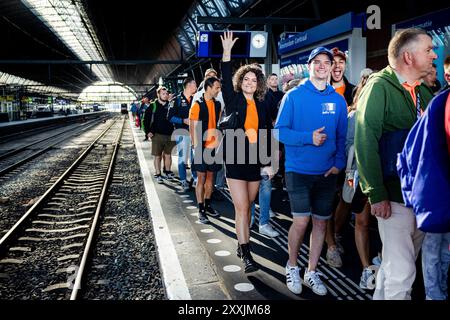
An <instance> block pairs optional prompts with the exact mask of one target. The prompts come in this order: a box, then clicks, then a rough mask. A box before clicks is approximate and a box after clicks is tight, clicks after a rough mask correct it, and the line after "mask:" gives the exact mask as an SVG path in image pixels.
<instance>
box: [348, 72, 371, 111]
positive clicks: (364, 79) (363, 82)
mask: <svg viewBox="0 0 450 320" xmlns="http://www.w3.org/2000/svg"><path fill="white" fill-rule="evenodd" d="M372 73H374V72H371V73H369V74H365V75H363V76H362V77H361V79H360V80H359V83H358V85H357V86H356V91H355V95H354V96H353V103H352V104H351V105H349V106H348V112H350V111H353V110H356V108H357V106H358V100H359V96H360V95H361V91H362V89H363V88H364V86H365V85H366V84H367V80H369V77H370V75H371V74H372Z"/></svg>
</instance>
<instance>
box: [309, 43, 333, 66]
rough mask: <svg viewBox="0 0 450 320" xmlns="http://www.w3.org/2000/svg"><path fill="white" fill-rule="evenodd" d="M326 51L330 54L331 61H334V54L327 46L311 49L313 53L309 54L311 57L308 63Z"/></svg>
mask: <svg viewBox="0 0 450 320" xmlns="http://www.w3.org/2000/svg"><path fill="white" fill-rule="evenodd" d="M321 53H324V54H326V55H327V56H328V58H330V61H331V62H333V54H332V53H331V51H330V50H328V49H327V48H325V47H317V48H315V49H314V50H313V51H311V53H310V54H309V58H308V62H307V63H308V64H309V63H310V62H311V61H312V59H314V58H315V57H317V56H318V55H319V54H321Z"/></svg>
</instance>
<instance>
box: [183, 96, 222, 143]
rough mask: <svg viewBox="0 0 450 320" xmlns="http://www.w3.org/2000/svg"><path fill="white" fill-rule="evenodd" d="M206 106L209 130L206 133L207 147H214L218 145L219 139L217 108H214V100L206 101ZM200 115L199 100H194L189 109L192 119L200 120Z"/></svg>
mask: <svg viewBox="0 0 450 320" xmlns="http://www.w3.org/2000/svg"><path fill="white" fill-rule="evenodd" d="M206 106H207V107H208V131H207V134H206V141H205V148H209V149H214V148H215V147H217V145H218V141H219V140H218V139H217V137H216V134H215V133H216V132H215V129H216V110H215V108H214V101H213V100H208V101H206ZM199 116H200V105H199V104H198V102H194V104H193V105H192V107H191V109H190V110H189V119H190V120H196V121H198V120H199Z"/></svg>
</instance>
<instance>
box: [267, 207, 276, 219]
mask: <svg viewBox="0 0 450 320" xmlns="http://www.w3.org/2000/svg"><path fill="white" fill-rule="evenodd" d="M269 216H270V217H271V218H275V217H276V216H277V214H276V213H275V212H273V211H272V209H269Z"/></svg>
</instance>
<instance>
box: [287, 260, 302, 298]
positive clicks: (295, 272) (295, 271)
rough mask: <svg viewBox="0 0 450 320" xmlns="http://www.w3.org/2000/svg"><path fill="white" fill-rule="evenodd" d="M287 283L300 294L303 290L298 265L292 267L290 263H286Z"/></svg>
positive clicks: (291, 289)
mask: <svg viewBox="0 0 450 320" xmlns="http://www.w3.org/2000/svg"><path fill="white" fill-rule="evenodd" d="M286 285H287V287H288V289H289V290H290V291H291V292H293V293H295V294H300V293H301V292H302V281H301V279H300V269H299V268H298V266H295V267H291V266H290V265H289V263H286Z"/></svg>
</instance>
